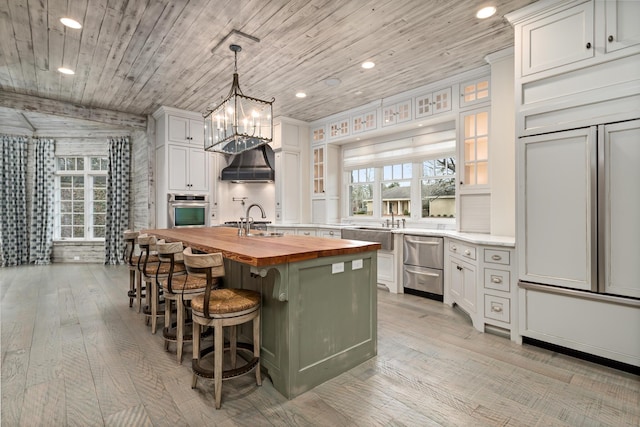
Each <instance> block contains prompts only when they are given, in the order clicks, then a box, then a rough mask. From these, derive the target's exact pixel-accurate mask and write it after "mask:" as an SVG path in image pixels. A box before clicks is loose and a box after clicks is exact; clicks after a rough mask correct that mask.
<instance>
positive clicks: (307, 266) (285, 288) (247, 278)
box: [225, 251, 377, 399]
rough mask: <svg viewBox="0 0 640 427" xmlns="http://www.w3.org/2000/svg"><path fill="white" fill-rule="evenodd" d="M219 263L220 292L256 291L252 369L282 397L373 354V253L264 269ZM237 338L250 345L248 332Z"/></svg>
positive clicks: (374, 301) (374, 263)
mask: <svg viewBox="0 0 640 427" xmlns="http://www.w3.org/2000/svg"><path fill="white" fill-rule="evenodd" d="M225 263H226V265H225V268H226V270H227V271H226V276H225V286H230V287H236V286H237V287H242V288H245V289H252V290H256V291H260V292H262V321H261V323H260V324H261V328H262V331H261V334H262V336H261V352H260V354H261V362H260V363H261V365H262V367H263V369H265V370H266V373H267V375H268V376H269V377H270V378H271V381H272V382H273V385H274V388H275V389H276V390H278V391H279V392H280V393H282V394H283V395H284V396H285V397H287V398H289V399H291V398H294V397H295V396H298V395H300V394H302V393H304V392H305V391H308V390H310V389H312V388H313V387H315V386H317V385H319V384H321V383H323V382H325V381H327V380H329V379H331V378H334V377H336V376H337V375H340V374H341V373H343V372H345V371H347V370H349V369H351V368H353V367H355V366H357V365H359V364H360V363H362V362H364V361H366V360H368V359H370V358H372V357H373V356H375V355H376V354H377V328H376V323H377V285H376V280H375V278H376V274H377V256H376V251H373V252H363V253H358V254H353V255H342V256H335V257H322V258H317V259H312V260H308V261H301V262H295V263H288V264H281V265H276V266H271V267H265V268H258V267H252V266H249V265H247V264H242V263H239V262H235V261H231V260H228V259H227V260H225ZM340 270H343V271H340ZM240 335H241V336H242V335H246V338H245V339H250V337H251V328H250V327H247V328H246V330H244V329H243V330H241V331H240Z"/></svg>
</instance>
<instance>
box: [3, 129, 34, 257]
mask: <svg viewBox="0 0 640 427" xmlns="http://www.w3.org/2000/svg"><path fill="white" fill-rule="evenodd" d="M0 143H1V144H2V146H1V147H0V153H1V155H0V218H1V219H2V220H1V221H0V265H2V267H6V266H12V265H21V264H26V263H27V262H28V261H29V246H28V245H27V241H28V239H29V230H27V196H26V188H25V187H26V182H27V143H28V138H27V137H24V136H10V135H0Z"/></svg>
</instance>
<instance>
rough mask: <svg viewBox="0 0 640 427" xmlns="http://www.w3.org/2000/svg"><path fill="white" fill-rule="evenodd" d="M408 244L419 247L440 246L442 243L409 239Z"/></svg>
mask: <svg viewBox="0 0 640 427" xmlns="http://www.w3.org/2000/svg"><path fill="white" fill-rule="evenodd" d="M405 241H406V242H407V243H415V244H417V245H429V246H438V245H440V242H425V241H423V240H412V239H407V240H405Z"/></svg>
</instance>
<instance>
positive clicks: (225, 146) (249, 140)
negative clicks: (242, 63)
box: [204, 45, 274, 154]
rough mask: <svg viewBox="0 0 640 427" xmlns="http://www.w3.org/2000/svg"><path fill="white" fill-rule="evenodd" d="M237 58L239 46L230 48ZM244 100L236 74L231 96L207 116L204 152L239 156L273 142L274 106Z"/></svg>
mask: <svg viewBox="0 0 640 427" xmlns="http://www.w3.org/2000/svg"><path fill="white" fill-rule="evenodd" d="M230 48H231V50H232V51H234V52H235V54H236V61H237V53H238V52H239V51H240V49H241V48H240V46H237V45H231V47H230ZM273 101H274V99H272V100H271V101H263V100H260V99H257V98H251V97H249V96H245V95H244V94H243V93H242V91H241V90H240V85H239V83H238V73H237V72H235V73H234V74H233V84H232V86H231V91H230V92H229V95H228V96H227V97H226V98H225V100H224V101H222V102H221V103H220V104H218V105H217V106H216V107H214V108H213V109H208V110H207V111H206V112H205V113H204V149H205V150H206V151H216V152H220V153H226V154H238V153H241V152H243V151H246V150H251V149H253V148H256V147H260V146H261V145H265V144H268V143H270V142H271V141H272V140H273V107H272V104H273Z"/></svg>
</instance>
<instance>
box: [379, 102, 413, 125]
mask: <svg viewBox="0 0 640 427" xmlns="http://www.w3.org/2000/svg"><path fill="white" fill-rule="evenodd" d="M411 103H412V100H411V99H408V100H405V101H400V102H398V103H396V104H391V105H386V106H383V107H382V126H383V127H384V126H391V125H395V124H397V123H404V122H408V121H409V120H411V119H412V116H411Z"/></svg>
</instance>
